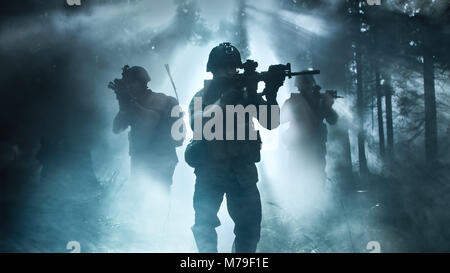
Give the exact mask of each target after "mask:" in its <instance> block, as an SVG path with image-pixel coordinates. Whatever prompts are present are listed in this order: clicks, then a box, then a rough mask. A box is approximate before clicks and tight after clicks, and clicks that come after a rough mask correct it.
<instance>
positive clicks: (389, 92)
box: [384, 75, 394, 160]
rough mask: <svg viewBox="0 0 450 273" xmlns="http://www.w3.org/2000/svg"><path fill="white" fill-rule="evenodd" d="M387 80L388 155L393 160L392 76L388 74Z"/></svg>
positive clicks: (385, 90)
mask: <svg viewBox="0 0 450 273" xmlns="http://www.w3.org/2000/svg"><path fill="white" fill-rule="evenodd" d="M385 80H386V84H385V89H384V92H385V96H386V137H387V156H388V159H389V160H392V159H393V158H394V126H393V122H392V86H391V76H390V75H387V76H386V79H385Z"/></svg>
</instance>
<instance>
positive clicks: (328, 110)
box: [323, 94, 339, 125]
mask: <svg viewBox="0 0 450 273" xmlns="http://www.w3.org/2000/svg"><path fill="white" fill-rule="evenodd" d="M333 103H334V99H333V98H332V97H331V96H330V95H328V94H325V96H324V97H323V105H324V114H325V120H326V121H327V122H328V124H330V125H334V124H336V122H337V120H338V117H339V116H338V114H337V113H336V111H334V109H333Z"/></svg>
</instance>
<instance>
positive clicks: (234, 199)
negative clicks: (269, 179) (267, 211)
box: [227, 183, 261, 253]
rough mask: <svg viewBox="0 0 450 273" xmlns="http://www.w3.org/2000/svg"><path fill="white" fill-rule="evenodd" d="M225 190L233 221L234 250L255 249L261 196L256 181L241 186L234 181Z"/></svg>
mask: <svg viewBox="0 0 450 273" xmlns="http://www.w3.org/2000/svg"><path fill="white" fill-rule="evenodd" d="M234 184H235V185H233V187H231V188H230V189H229V190H227V207H228V213H229V214H230V216H231V218H232V219H233V221H234V224H235V226H234V234H235V235H236V238H235V240H234V246H235V252H237V253H253V252H255V251H256V246H257V245H258V242H259V238H260V232H261V198H260V195H259V190H258V188H257V186H256V183H254V184H253V183H252V184H251V185H248V186H245V187H242V186H241V185H240V184H239V183H234Z"/></svg>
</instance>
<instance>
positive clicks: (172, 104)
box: [168, 97, 186, 147]
mask: <svg viewBox="0 0 450 273" xmlns="http://www.w3.org/2000/svg"><path fill="white" fill-rule="evenodd" d="M168 105H169V107H168V110H169V111H168V117H169V124H170V130H172V126H173V125H174V124H175V123H176V122H182V124H181V126H182V127H183V129H182V130H183V131H186V128H185V127H186V124H185V123H184V119H183V116H184V112H182V111H181V108H179V109H180V111H181V112H180V114H179V115H178V116H175V117H173V116H172V109H174V107H180V105H179V104H178V101H177V100H176V99H175V98H172V97H169V103H168ZM171 139H172V141H173V142H174V143H173V144H174V146H175V147H179V146H181V145H183V141H184V136H183V137H182V138H181V139H179V140H175V139H173V136H172V138H171Z"/></svg>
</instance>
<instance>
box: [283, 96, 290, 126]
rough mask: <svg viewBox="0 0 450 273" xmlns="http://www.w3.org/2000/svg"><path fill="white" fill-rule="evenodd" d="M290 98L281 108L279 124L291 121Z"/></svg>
mask: <svg viewBox="0 0 450 273" xmlns="http://www.w3.org/2000/svg"><path fill="white" fill-rule="evenodd" d="M291 104H292V98H289V99H287V100H286V101H285V102H284V104H283V106H282V107H281V113H280V122H281V123H286V122H289V121H291V119H292V107H291Z"/></svg>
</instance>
